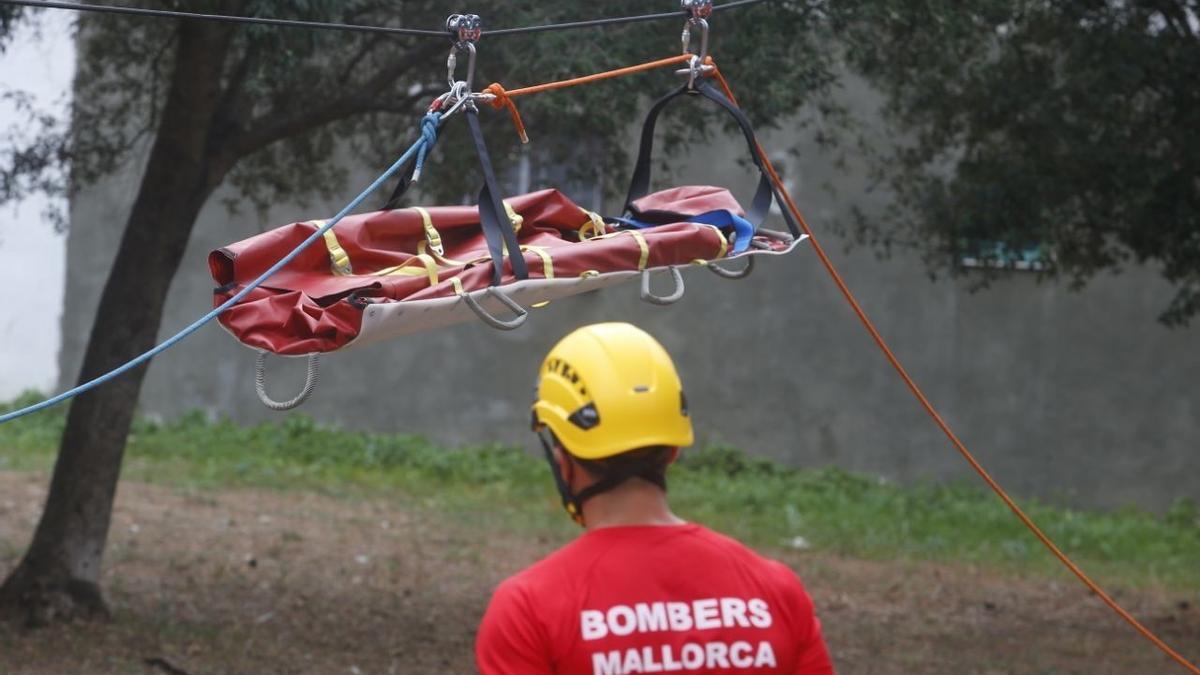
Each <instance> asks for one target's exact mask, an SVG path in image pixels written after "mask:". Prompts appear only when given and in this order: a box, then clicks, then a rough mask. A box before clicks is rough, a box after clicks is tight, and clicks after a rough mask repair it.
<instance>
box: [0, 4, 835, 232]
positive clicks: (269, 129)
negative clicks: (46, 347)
mask: <svg viewBox="0 0 1200 675" xmlns="http://www.w3.org/2000/svg"><path fill="white" fill-rule="evenodd" d="M138 4H139V5H142V6H148V7H166V8H170V9H179V10H186V11H193V12H204V11H210V12H223V13H238V14H246V15H253V16H265V17H275V18H294V19H306V20H314V21H335V22H345V23H357V24H374V25H404V26H407V27H423V28H438V27H440V26H441V25H442V24H443V23H444V21H445V14H446V11H447V10H446V9H445V5H444V4H443V3H437V2H432V1H430V0H406V1H404V2H395V1H392V0H348V1H342V0H283V1H281V0H252V1H250V2H236V3H235V2H221V1H219V0H206V1H205V2H196V1H194V0H193V1H189V2H181V1H178V0H176V1H175V2H166V1H162V0H157V1H154V0H151V1H143V2H140V3H138ZM472 11H477V12H479V13H480V14H481V15H482V16H483V17H484V18H485V22H486V26H492V27H501V26H521V25H536V24H542V23H551V22H558V21H566V20H572V19H578V18H580V14H579V11H580V9H579V5H578V4H577V3H571V2H566V1H565V0H564V1H559V2H544V1H532V0H526V1H524V2H507V1H505V2H501V1H498V0H491V1H482V2H477V3H475V4H474V5H473V6H472ZM646 11H647V7H646V5H645V3H643V2H636V1H630V0H619V1H614V2H608V3H605V4H604V6H603V14H604V15H620V14H639V13H644V12H646ZM712 23H713V48H714V52H715V54H716V55H717V56H718V57H719V58H720V59H721V63H722V64H723V65H724V69H725V70H727V71H729V72H730V73H731V74H732V75H736V76H737V78H738V79H739V80H741V81H743V82H744V84H743V86H742V89H743V90H744V92H745V94H744V95H745V99H746V103H747V105H748V107H749V109H750V110H751V111H752V112H753V117H754V118H755V120H756V121H757V122H759V123H763V124H769V123H775V122H778V121H779V120H782V119H785V118H788V117H789V113H792V112H793V111H795V110H796V109H797V108H798V107H799V106H800V105H801V104H803V103H804V102H806V101H811V100H814V98H824V97H825V95H826V94H828V93H829V91H830V85H831V83H832V82H833V76H832V75H831V72H832V59H831V57H829V56H828V55H827V54H826V53H825V52H824V51H823V50H821V49H819V48H818V37H817V36H818V33H819V32H820V27H821V26H820V24H819V23H818V22H817V21H816V14H815V13H814V12H812V11H810V10H808V9H800V10H795V11H787V12H783V13H779V12H772V11H770V10H768V9H767V8H766V7H757V8H747V9H744V10H738V11H736V12H730V13H723V14H719V15H717V16H716V17H714V18H713V19H712ZM82 25H83V30H82V39H81V40H80V48H81V52H80V56H79V74H78V77H77V82H76V91H75V101H74V106H73V109H72V124H71V129H70V131H67V130H66V129H65V128H63V127H61V126H60V127H57V128H54V129H45V130H44V131H45V132H54V133H42V134H38V135H37V136H36V138H35V139H34V140H33V141H32V142H30V143H28V144H27V145H26V146H25V147H22V148H18V149H15V150H12V151H10V152H11V153H12V154H10V156H9V160H10V161H7V162H2V163H0V170H3V172H4V176H5V178H6V179H7V180H6V182H7V184H8V185H10V186H11V188H10V189H9V190H7V191H6V192H4V193H2V194H0V199H4V198H7V199H12V198H15V197H18V196H20V195H21V194H24V193H25V192H28V191H29V190H30V189H39V190H43V191H45V190H50V191H59V192H66V193H69V192H70V191H71V190H72V189H78V188H79V187H81V186H84V185H87V184H90V183H92V182H94V181H96V180H97V179H99V178H101V177H103V176H105V175H109V174H111V173H112V172H113V171H114V170H115V169H117V168H118V167H120V166H123V165H125V164H126V163H127V162H129V161H130V160H132V159H136V158H137V157H139V156H140V155H139V153H140V152H144V149H145V147H146V144H147V143H148V141H149V140H150V139H151V138H152V137H153V135H154V133H155V130H156V128H157V123H158V119H159V114H160V112H161V106H162V105H163V102H164V95H165V88H166V86H167V81H168V78H169V76H170V73H171V69H172V64H173V50H174V48H175V41H176V30H174V29H173V28H172V26H171V24H170V23H163V22H162V21H161V20H155V19H146V18H131V17H125V16H110V15H100V16H88V17H85V20H84V22H83V24H82ZM677 30H678V27H677V26H671V25H664V24H663V23H650V24H633V25H627V26H619V27H614V28H607V29H604V30H602V31H601V30H594V31H582V32H579V31H572V32H561V33H559V32H548V33H538V34H532V35H521V36H511V37H510V36H497V37H494V38H493V37H488V36H487V34H486V32H485V35H484V39H483V41H482V42H481V43H480V45H479V59H478V72H477V74H476V87H477V88H482V87H483V86H485V85H486V84H488V83H489V82H491V81H500V82H502V83H503V84H504V85H505V86H507V87H513V86H521V85H525V84H534V83H538V82H542V81H546V80H550V79H555V78H562V77H568V76H574V75H579V74H585V73H589V72H594V71H598V70H603V69H608V68H615V67H619V66H623V65H628V64H630V63H633V62H638V61H643V60H649V59H654V58H662V57H663V56H664V55H668V54H671V53H674V52H675V51H677V50H678V46H677V45H678V42H677V41H676V38H675V36H676V35H677V34H678V33H677ZM779 30H785V31H787V32H788V33H790V34H792V35H796V36H799V38H798V39H795V40H788V41H780V40H778V39H776V31H779ZM231 31H232V32H233V36H232V38H231V40H230V43H229V47H228V49H227V51H226V52H225V53H223V54H215V55H213V58H215V59H220V61H221V63H222V68H223V70H224V73H225V75H224V83H223V84H224V87H223V89H224V91H223V92H222V94H221V95H222V97H223V98H224V100H223V101H222V104H221V116H222V117H221V119H220V120H219V121H218V126H217V128H215V129H214V131H215V133H214V134H213V139H212V143H213V144H214V146H215V147H214V148H213V150H214V152H213V156H214V157H215V158H216V159H217V161H218V164H219V165H220V167H221V168H227V169H228V176H227V177H226V178H225V180H226V181H227V183H228V184H229V185H232V186H233V187H234V188H235V189H236V193H237V195H238V199H239V200H245V202H247V203H250V204H252V205H254V206H256V207H258V208H260V209H262V208H265V207H267V206H269V205H271V204H273V203H279V202H281V201H288V200H292V201H295V200H299V201H301V202H304V201H306V200H308V199H310V198H312V197H316V196H320V197H333V196H335V195H343V194H344V193H345V191H346V189H347V185H346V184H345V181H344V179H345V177H346V175H347V171H346V170H347V168H348V166H347V163H346V161H345V152H344V151H345V150H346V147H345V146H346V145H347V144H348V145H349V146H350V148H352V151H351V152H350V153H349V154H350V156H351V158H352V160H357V161H358V162H359V163H361V165H363V166H366V167H370V168H372V169H377V168H382V167H383V166H386V165H387V164H389V163H390V162H391V160H392V159H394V156H395V155H396V154H397V153H398V152H399V151H400V150H402V149H403V148H404V147H405V146H407V144H408V143H409V142H411V138H412V135H413V129H414V127H415V126H416V122H417V115H419V114H420V112H421V111H422V110H423V108H424V106H426V105H427V104H428V103H429V101H430V100H431V98H432V97H434V96H436V95H437V94H439V93H441V92H442V91H444V90H445V89H446V86H447V85H446V67H445V58H446V54H447V52H448V48H449V41H448V40H446V41H443V40H436V39H434V40H428V39H420V38H407V37H398V36H391V35H363V34H356V33H343V32H336V31H318V30H304V29H281V28H275V27H265V26H246V27H238V28H233V29H231ZM742 64H772V65H773V66H779V65H786V66H787V67H785V68H775V67H772V68H762V67H742ZM464 72H465V66H463V65H460V69H459V75H460V76H462V74H463V73H464ZM673 83H674V80H673V79H672V76H670V75H669V74H665V73H656V74H652V75H647V76H642V77H632V78H624V79H620V80H614V81H610V82H607V83H605V84H602V85H597V86H593V87H581V88H577V89H574V90H572V91H571V92H570V93H569V94H557V95H553V94H552V95H543V96H538V97H533V98H530V99H523V100H522V101H521V111H522V114H523V116H524V117H525V119H526V121H527V123H528V126H529V128H530V130H531V133H532V137H533V143H532V145H531V146H530V148H529V152H530V153H531V154H532V157H533V158H534V159H535V160H536V161H537V162H539V163H542V164H545V165H552V166H572V167H576V168H578V169H580V170H581V171H582V172H583V173H585V174H586V178H587V179H589V180H591V179H594V178H595V177H596V176H597V175H598V176H600V177H601V180H605V181H606V183H607V187H609V188H613V187H615V184H616V181H618V180H623V178H620V179H618V176H620V175H621V174H622V173H623V172H624V171H626V170H627V166H626V165H627V163H628V162H627V161H626V160H627V159H628V158H627V155H626V151H625V145H626V143H625V141H626V139H625V136H624V134H625V132H626V131H627V128H628V124H629V123H630V122H631V121H632V120H633V119H634V118H635V117H636V111H637V110H638V106H639V104H640V103H641V102H644V100H645V95H646V94H647V93H648V92H649V93H654V92H657V91H665V90H666V88H667V87H668V86H670V85H672V84H673ZM688 113H690V114H682V115H675V116H673V117H672V118H671V120H670V121H671V122H672V124H671V126H670V127H669V131H668V134H669V136H668V140H669V145H671V146H673V147H680V146H681V145H682V144H683V143H684V142H686V141H688V140H696V139H700V138H704V137H706V136H707V135H708V134H709V133H710V132H711V129H712V126H713V125H712V124H707V122H710V121H713V120H720V117H719V115H718V114H717V113H716V111H714V110H706V109H704V108H702V107H700V106H696V109H695V110H694V111H688ZM789 121H790V120H789ZM485 122H486V123H487V124H488V125H489V126H490V127H491V133H489V136H488V141H489V145H491V146H493V148H492V151H493V154H494V155H496V156H498V157H499V158H500V160H499V161H498V162H497V164H498V167H497V168H498V170H500V171H501V172H502V173H503V172H504V169H505V167H506V166H510V165H511V162H506V161H503V160H504V159H505V158H509V159H511V158H513V157H515V156H516V153H517V152H519V148H518V145H519V143H518V141H517V138H516V134H515V133H513V131H512V130H511V127H510V125H509V122H508V118H507V116H506V115H504V114H502V113H500V112H498V111H497V112H496V113H495V114H491V115H485ZM720 123H721V124H723V123H724V121H723V120H722V121H721V122H720ZM581 138H582V139H587V154H586V156H580V154H581V153H580V149H579V145H578V144H577V141H578V140H579V139H581ZM441 145H442V149H441V150H440V151H439V152H438V154H437V157H444V158H445V160H446V161H445V163H446V168H445V170H442V169H432V170H431V172H430V173H429V174H427V175H428V176H429V180H426V181H425V185H423V186H422V187H423V188H424V189H425V191H426V193H427V194H428V195H429V196H430V197H431V198H438V199H453V200H455V201H457V200H459V199H461V198H462V195H464V194H465V193H466V192H467V189H468V188H469V187H470V186H473V185H474V184H475V183H476V182H477V179H478V176H477V174H476V172H475V167H474V166H473V160H472V159H471V157H472V155H471V153H472V152H473V151H472V150H471V149H470V147H469V144H468V139H466V138H465V134H463V133H461V130H458V132H456V131H455V130H453V129H452V130H451V131H450V132H448V133H446V134H444V138H443V141H442V144H441ZM337 152H342V153H343V154H341V155H339V159H338V161H330V158H331V157H332V156H334V154H335V153H337ZM21 156H24V157H27V158H38V159H43V160H47V162H45V163H43V164H37V163H35V162H30V161H25V162H22V161H12V160H13V159H16V158H19V157H21ZM55 160H56V161H57V162H58V164H59V165H62V164H66V165H69V166H70V168H71V175H70V181H63V182H60V183H58V184H53V183H52V182H50V181H47V180H46V178H47V175H48V174H47V173H45V172H46V171H47V170H48V169H49V168H50V167H51V165H52V164H54V161H55ZM585 167H586V168H585ZM34 177H36V178H37V180H35V179H34Z"/></svg>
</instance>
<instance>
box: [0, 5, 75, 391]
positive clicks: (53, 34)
mask: <svg viewBox="0 0 1200 675" xmlns="http://www.w3.org/2000/svg"><path fill="white" fill-rule="evenodd" d="M72 21H73V17H72V16H71V14H70V13H68V12H47V13H45V14H44V15H43V16H41V17H40V18H38V19H37V20H36V22H35V23H27V24H25V25H23V26H22V27H21V28H20V29H19V30H18V33H17V35H15V36H14V39H13V41H12V42H11V43H10V45H9V47H8V49H7V50H6V51H5V53H4V54H3V55H0V91H26V92H29V93H30V94H32V95H33V96H34V97H35V98H34V102H35V105H36V107H37V109H38V110H44V111H56V110H65V105H66V102H67V98H66V97H68V96H69V95H70V90H71V80H72V78H73V77H74V75H75V43H74V40H73V38H72V28H71V25H72ZM23 123H24V122H23V120H22V119H21V118H19V117H18V116H17V115H16V114H15V111H14V109H13V107H12V106H11V105H9V104H8V103H7V102H4V101H0V133H2V134H3V136H0V138H7V137H8V136H9V130H10V129H13V128H14V127H15V126H16V125H20V124H23ZM16 128H17V129H18V131H23V130H22V129H20V127H16ZM47 206H49V202H48V201H47V199H46V198H45V197H44V196H41V195H37V196H34V197H31V198H29V199H26V200H24V201H22V202H20V203H17V204H7V205H5V206H3V207H0V400H7V399H10V398H12V397H13V396H15V395H16V394H18V393H20V392H22V391H24V390H26V389H31V388H32V389H41V390H43V391H49V390H50V389H51V388H53V387H54V386H55V384H56V383H57V380H58V350H59V346H60V344H61V342H62V339H61V337H62V336H61V330H60V324H59V318H60V316H61V314H62V307H63V284H64V261H65V259H66V237H65V236H64V235H61V234H57V233H55V231H54V227H53V225H52V224H51V223H50V222H48V221H47V220H46V219H45V218H44V217H43V215H42V214H43V213H44V212H45V210H46V207H47Z"/></svg>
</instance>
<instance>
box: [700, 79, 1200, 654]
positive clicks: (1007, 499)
mask: <svg viewBox="0 0 1200 675" xmlns="http://www.w3.org/2000/svg"><path fill="white" fill-rule="evenodd" d="M713 76H714V77H715V78H716V79H717V81H718V82H719V83H720V84H721V89H722V90H724V92H725V95H726V96H727V97H729V100H730V101H733V102H734V103H735V104H736V102H737V99H735V98H734V95H733V90H732V89H730V87H729V82H727V81H726V80H725V76H724V75H722V74H721V70H720V69H719V68H716V67H715V64H714V68H713ZM758 155H759V158H760V159H762V162H763V166H764V167H765V168H766V170H767V173H768V174H769V175H770V176H771V180H772V181H773V182H774V183H775V187H776V188H778V190H779V192H780V194H781V195H783V199H784V202H785V204H786V206H787V208H788V210H789V211H790V212H791V213H792V215H793V216H795V218H796V221H797V222H798V223H799V224H800V227H801V228H803V230H804V233H805V234H807V235H808V241H809V242H810V243H811V244H812V247H813V251H814V252H815V253H816V254H817V258H818V259H819V260H820V261H821V265H822V266H823V267H824V268H825V271H827V272H828V273H829V276H830V277H831V278H832V279H833V282H834V284H836V285H837V287H838V290H839V291H841V293H842V295H843V296H844V297H845V299H846V302H848V303H849V304H850V308H851V309H853V310H854V313H855V314H856V315H857V316H858V320H859V321H860V322H862V325H863V327H864V328H866V329H867V332H868V333H870V335H871V339H872V340H874V341H875V344H876V345H878V346H879V349H880V351H882V352H883V355H884V357H885V358H886V359H887V361H888V363H890V364H891V365H892V368H894V369H895V370H896V372H897V373H899V375H900V378H901V379H902V380H904V384H905V385H906V386H907V387H908V389H909V391H911V392H912V394H913V396H914V397H915V398H916V399H917V402H918V403H920V404H921V407H922V408H924V409H925V412H926V413H928V414H929V417H930V418H932V419H933V422H934V424H936V425H937V427H938V428H939V429H941V431H942V433H943V434H945V436H946V438H948V439H949V440H950V442H951V443H952V444H953V445H954V448H955V449H956V450H958V453H959V454H960V455H962V457H963V459H965V460H966V461H967V463H968V464H970V465H971V468H972V469H974V471H975V473H977V474H979V477H980V478H982V479H983V482H985V483H987V486H988V487H989V488H991V489H992V492H994V493H996V496H997V497H999V498H1000V500H1001V501H1002V502H1004V505H1005V506H1007V507H1008V508H1009V510H1010V511H1012V513H1013V515H1015V516H1016V517H1017V519H1018V520H1020V521H1021V523H1022V524H1023V525H1025V527H1026V528H1028V530H1029V531H1030V532H1032V533H1033V535H1034V536H1035V537H1037V539H1038V541H1040V542H1041V543H1042V545H1043V546H1045V547H1046V549H1047V550H1048V551H1050V553H1052V554H1053V555H1054V557H1055V558H1057V559H1058V561H1059V562H1061V563H1062V564H1063V566H1065V567H1066V568H1067V569H1068V570H1070V571H1071V573H1072V574H1074V575H1075V576H1076V578H1078V579H1079V580H1080V581H1081V582H1083V585H1084V586H1087V588H1088V590H1090V591H1091V592H1093V593H1095V594H1096V597H1098V598H1100V600H1101V601H1102V602H1103V603H1104V604H1105V605H1107V606H1108V608H1109V609H1111V610H1112V611H1113V612H1115V613H1116V614H1117V616H1119V617H1121V618H1122V619H1124V620H1125V622H1126V623H1128V624H1129V625H1130V626H1131V627H1133V629H1134V630H1136V631H1137V632H1138V633H1140V634H1141V635H1142V637H1144V638H1146V639H1147V640H1149V641H1150V642H1151V643H1152V644H1153V645H1154V646H1155V647H1158V648H1159V649H1160V650H1162V652H1163V653H1164V654H1166V655H1167V656H1169V657H1171V659H1173V660H1174V661H1175V662H1176V663H1178V664H1179V665H1181V666H1183V667H1184V668H1186V669H1187V670H1188V671H1189V672H1191V673H1192V675H1200V668H1198V667H1196V666H1195V665H1194V664H1193V663H1192V662H1190V661H1188V660H1187V659H1186V658H1184V657H1183V655H1182V654H1180V653H1179V652H1177V651H1175V650H1174V649H1172V648H1171V646H1170V645H1168V644H1167V643H1166V642H1164V641H1163V640H1162V638H1160V637H1158V636H1157V635H1155V634H1154V632H1153V631H1151V630H1150V629H1149V628H1147V627H1146V626H1144V625H1142V622H1140V621H1138V620H1137V618H1136V617H1134V616H1133V615H1132V614H1130V613H1129V611H1128V610H1126V609H1125V608H1124V607H1122V606H1121V605H1120V604H1118V603H1117V601H1116V600H1114V599H1113V598H1112V596H1110V595H1109V594H1108V593H1107V592H1106V591H1105V590H1104V589H1103V588H1101V587H1100V585H1099V584H1098V583H1096V582H1095V581H1093V580H1092V578H1091V577H1089V576H1088V575H1087V573H1086V572H1084V571H1083V569H1082V568H1080V567H1079V565H1077V564H1075V561H1074V560H1071V558H1070V557H1069V556H1068V555H1067V554H1066V553H1063V551H1062V549H1060V548H1059V547H1058V545H1057V544H1055V543H1054V540H1052V539H1051V538H1050V537H1049V535H1047V534H1046V533H1045V532H1043V531H1042V529H1041V528H1040V527H1038V525H1037V523H1035V522H1033V519H1032V518H1030V517H1029V515H1028V514H1026V513H1025V511H1024V509H1022V508H1021V507H1020V505H1018V504H1017V502H1016V500H1014V499H1013V498H1012V497H1011V496H1009V494H1008V492H1007V491H1006V490H1005V489H1004V487H1003V486H1001V485H1000V483H999V482H997V481H996V479H995V478H993V477H992V475H991V474H990V473H988V470H987V469H985V468H984V467H983V465H982V464H980V463H979V460H978V459H976V458H975V455H973V454H972V453H971V451H970V450H968V449H967V446H966V444H964V443H963V442H962V440H960V439H959V438H958V435H957V434H955V433H954V430H953V429H951V428H950V425H949V424H948V423H947V422H946V420H945V419H944V418H943V417H942V415H941V413H939V412H938V411H937V408H935V407H934V406H933V403H931V402H930V401H929V398H928V397H926V396H925V392H924V391H922V390H921V387H919V386H918V385H917V382H916V380H914V379H913V377H912V376H911V375H909V374H908V370H907V369H905V367H904V365H903V364H902V363H900V359H899V358H898V357H897V356H896V354H895V352H893V351H892V348H891V347H890V346H888V343H887V341H886V340H884V339H883V334H882V333H880V332H879V329H878V328H876V327H875V323H874V322H873V321H871V318H870V317H869V316H868V315H867V312H866V310H865V309H863V307H862V305H861V304H859V302H858V298H856V297H855V296H854V293H853V292H852V291H851V290H850V287H849V286H848V285H847V284H846V281H845V279H843V278H842V275H841V273H840V272H838V270H837V267H835V266H834V264H833V261H832V260H831V259H830V258H829V256H828V254H826V253H825V249H824V248H823V247H822V246H821V244H820V243H819V242H817V239H816V237H814V236H813V231H812V228H811V227H809V225H808V223H807V222H805V220H804V216H803V215H801V213H800V209H799V207H797V206H796V202H795V201H793V200H792V195H791V193H790V192H789V191H788V189H787V187H785V186H784V184H783V179H782V178H780V176H779V173H778V172H777V171H776V170H775V166H774V165H773V164H772V163H771V158H770V157H769V156H768V155H767V151H766V149H765V148H763V147H762V144H759V145H758Z"/></svg>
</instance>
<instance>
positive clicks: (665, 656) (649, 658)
mask: <svg viewBox="0 0 1200 675" xmlns="http://www.w3.org/2000/svg"><path fill="white" fill-rule="evenodd" d="M730 667H732V668H742V669H749V668H775V667H777V663H776V661H775V650H774V648H772V647H771V643H770V642H767V641H765V640H764V641H762V642H759V643H758V646H757V647H755V646H754V645H751V644H750V643H749V642H745V641H740V640H739V641H737V642H734V643H733V644H726V643H724V642H705V643H703V644H700V643H696V642H688V643H686V644H684V645H683V647H681V648H680V649H679V651H678V653H676V651H675V648H674V647H673V646H671V645H662V647H661V648H660V651H659V653H658V655H657V656H656V655H655V652H654V648H653V647H641V648H632V649H625V650H620V649H614V650H612V651H608V652H596V653H594V654H592V673H593V675H631V674H633V673H662V672H678V671H681V670H712V669H714V668H730Z"/></svg>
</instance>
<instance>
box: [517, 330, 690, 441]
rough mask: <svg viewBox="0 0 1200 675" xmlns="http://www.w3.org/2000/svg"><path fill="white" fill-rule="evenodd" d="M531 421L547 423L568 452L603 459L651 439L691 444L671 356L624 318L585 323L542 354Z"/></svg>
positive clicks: (537, 425)
mask: <svg viewBox="0 0 1200 675" xmlns="http://www.w3.org/2000/svg"><path fill="white" fill-rule="evenodd" d="M533 426H534V429H542V428H543V427H549V428H550V430H551V431H553V432H554V435H555V436H556V437H557V438H558V440H559V442H560V443H561V444H562V445H563V447H564V448H566V450H567V451H568V452H570V453H571V454H572V455H573V456H575V457H578V458H580V459H603V458H605V457H612V456H613V455H618V454H621V453H623V452H628V451H630V450H637V449H639V448H646V447H651V446H671V447H683V446H688V445H691V444H692V439H693V434H692V420H691V418H690V417H688V410H687V399H686V397H685V396H684V394H683V385H682V383H681V382H680V381H679V374H678V373H677V372H676V371H675V364H673V363H672V362H671V357H670V356H669V355H668V354H667V351H666V350H665V349H663V347H662V345H660V344H659V343H658V341H657V340H655V339H654V338H653V337H651V336H650V335H649V334H648V333H646V332H645V331H643V330H641V329H640V328H637V327H635V326H632V325H630V324H627V323H600V324H593V325H591V326H585V327H583V328H580V329H578V330H576V331H575V332H573V333H571V334H570V335H568V336H566V337H565V338H563V339H562V340H561V341H560V342H559V343H558V344H557V345H555V346H554V348H553V349H551V350H550V353H549V354H547V355H546V359H545V361H543V362H542V368H541V371H540V374H539V376H538V385H537V400H536V401H535V402H534V404H533Z"/></svg>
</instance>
